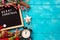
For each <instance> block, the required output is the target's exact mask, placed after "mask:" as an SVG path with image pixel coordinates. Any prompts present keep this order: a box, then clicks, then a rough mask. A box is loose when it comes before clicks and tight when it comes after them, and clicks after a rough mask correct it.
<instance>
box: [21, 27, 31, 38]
mask: <svg viewBox="0 0 60 40" xmlns="http://www.w3.org/2000/svg"><path fill="white" fill-rule="evenodd" d="M30 35H31V29H28V28H27V27H25V28H24V30H22V33H21V36H22V37H23V38H25V39H27V38H30Z"/></svg>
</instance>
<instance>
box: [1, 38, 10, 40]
mask: <svg viewBox="0 0 60 40" xmlns="http://www.w3.org/2000/svg"><path fill="white" fill-rule="evenodd" d="M0 40H9V38H3V39H0Z"/></svg>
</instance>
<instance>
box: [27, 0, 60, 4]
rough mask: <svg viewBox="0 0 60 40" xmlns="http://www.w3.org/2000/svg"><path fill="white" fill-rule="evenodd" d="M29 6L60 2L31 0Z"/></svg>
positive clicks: (59, 2)
mask: <svg viewBox="0 0 60 40" xmlns="http://www.w3.org/2000/svg"><path fill="white" fill-rule="evenodd" d="M28 4H60V0H30V1H29V2H28Z"/></svg>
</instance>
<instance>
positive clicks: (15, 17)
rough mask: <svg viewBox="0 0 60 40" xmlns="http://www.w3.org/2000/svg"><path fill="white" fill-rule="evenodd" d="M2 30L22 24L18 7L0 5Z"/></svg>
mask: <svg viewBox="0 0 60 40" xmlns="http://www.w3.org/2000/svg"><path fill="white" fill-rule="evenodd" d="M4 25H5V26H6V27H3V28H2V30H6V29H13V28H17V27H22V26H23V20H22V14H21V10H20V9H18V10H17V9H16V8H15V7H13V6H10V7H0V26H4Z"/></svg>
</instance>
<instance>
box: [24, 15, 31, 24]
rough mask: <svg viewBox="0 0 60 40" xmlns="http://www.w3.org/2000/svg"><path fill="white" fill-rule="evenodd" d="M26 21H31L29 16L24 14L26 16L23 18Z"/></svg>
mask: <svg viewBox="0 0 60 40" xmlns="http://www.w3.org/2000/svg"><path fill="white" fill-rule="evenodd" d="M24 19H25V21H26V23H28V24H29V23H30V22H31V17H29V16H28V15H26V18H24Z"/></svg>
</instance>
